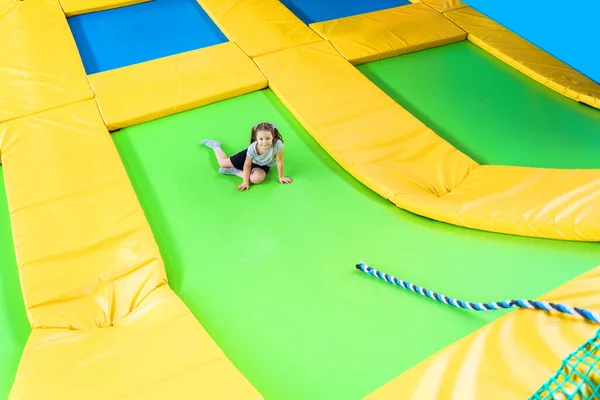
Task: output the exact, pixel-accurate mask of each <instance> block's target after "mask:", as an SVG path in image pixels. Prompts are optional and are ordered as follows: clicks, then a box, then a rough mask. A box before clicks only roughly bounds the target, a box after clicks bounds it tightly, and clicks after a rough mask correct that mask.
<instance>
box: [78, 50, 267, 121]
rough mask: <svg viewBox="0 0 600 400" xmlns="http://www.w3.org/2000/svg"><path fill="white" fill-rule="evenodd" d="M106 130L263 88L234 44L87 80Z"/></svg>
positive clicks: (261, 77) (263, 83)
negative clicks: (94, 94)
mask: <svg viewBox="0 0 600 400" xmlns="http://www.w3.org/2000/svg"><path fill="white" fill-rule="evenodd" d="M89 81H90V83H91V85H92V88H93V90H94V92H95V93H96V101H97V102H98V107H99V108H100V111H101V113H102V117H103V118H104V122H105V124H106V126H107V127H108V129H109V130H115V129H119V128H124V127H127V126H132V125H136V124H140V123H142V122H146V121H150V120H154V119H157V118H160V117H164V116H167V115H171V114H174V113H177V112H181V111H186V110H189V109H192V108H196V107H200V106H203V105H206V104H209V103H214V102H217V101H220V100H224V99H228V98H231V97H234V96H238V95H241V94H244V93H248V92H252V91H255V90H259V89H262V88H265V87H266V86H267V80H266V78H265V77H264V75H263V74H262V73H261V72H260V70H259V69H258V67H257V66H256V64H254V62H253V61H252V60H251V59H250V58H249V57H248V56H247V55H245V54H244V53H243V52H242V51H241V50H240V48H239V47H238V46H237V45H236V44H235V43H233V42H227V43H222V44H218V45H214V46H210V47H206V48H202V49H198V50H193V51H189V52H185V53H180V54H175V55H173V56H169V57H164V58H159V59H156V60H151V61H147V62H144V63H140V64H134V65H130V66H126V67H123V68H118V69H113V70H109V71H104V72H99V73H97V74H93V75H90V76H89Z"/></svg>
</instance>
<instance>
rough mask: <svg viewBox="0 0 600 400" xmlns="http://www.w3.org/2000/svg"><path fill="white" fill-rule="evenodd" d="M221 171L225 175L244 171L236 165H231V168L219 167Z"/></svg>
mask: <svg viewBox="0 0 600 400" xmlns="http://www.w3.org/2000/svg"><path fill="white" fill-rule="evenodd" d="M219 172H220V173H222V174H224V175H237V174H239V173H240V172H242V171H240V170H239V169H237V168H235V167H231V168H219Z"/></svg>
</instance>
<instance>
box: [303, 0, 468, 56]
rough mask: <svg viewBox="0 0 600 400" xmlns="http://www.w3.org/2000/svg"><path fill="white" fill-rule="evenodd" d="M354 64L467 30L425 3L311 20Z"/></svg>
mask: <svg viewBox="0 0 600 400" xmlns="http://www.w3.org/2000/svg"><path fill="white" fill-rule="evenodd" d="M310 27H311V28H312V29H313V30H315V31H316V32H317V33H318V34H319V35H321V36H322V37H323V38H324V39H326V40H329V41H330V42H331V43H332V44H333V46H334V47H335V48H336V49H337V50H338V51H339V52H340V53H341V54H342V55H343V56H344V57H345V58H346V59H347V60H348V61H350V62H351V63H353V64H354V65H357V64H362V63H366V62H370V61H375V60H380V59H384V58H388V57H393V56H397V55H401V54H406V53H411V52H415V51H419V50H425V49H429V48H432V47H436V46H442V45H445V44H450V43H454V42H458V41H461V40H464V39H466V37H467V34H466V32H465V31H463V30H462V29H460V28H459V27H458V26H456V25H455V24H454V23H452V22H450V21H449V20H448V19H447V18H445V17H444V16H443V15H442V14H440V13H439V12H437V11H435V10H433V9H431V7H428V6H426V5H424V4H422V3H416V4H410V5H407V6H400V7H395V8H391V9H386V10H381V11H375V12H370V13H366V14H360V15H355V16H351V17H346V18H340V19H335V20H331V21H325V22H319V23H314V24H311V25H310Z"/></svg>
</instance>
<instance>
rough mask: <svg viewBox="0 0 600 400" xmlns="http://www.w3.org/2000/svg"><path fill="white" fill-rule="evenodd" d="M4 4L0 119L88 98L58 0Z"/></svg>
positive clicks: (90, 95)
mask: <svg viewBox="0 0 600 400" xmlns="http://www.w3.org/2000/svg"><path fill="white" fill-rule="evenodd" d="M0 1H2V0H0ZM4 4H5V6H3V7H2V8H1V11H0V38H2V39H1V44H0V60H2V61H1V64H2V68H0V122H3V121H7V120H10V119H14V118H18V117H21V116H25V115H29V114H33V113H36V112H39V111H43V110H48V109H51V108H54V107H60V106H63V105H66V104H70V103H74V102H77V101H82V100H87V99H91V98H93V97H94V94H93V92H92V89H91V88H90V85H89V83H88V81H87V79H86V74H85V69H84V68H83V63H82V62H81V59H80V58H79V51H78V50H77V46H76V44H75V40H74V39H73V36H72V35H71V31H70V29H69V25H68V24H67V20H66V18H65V15H64V14H63V11H62V9H61V8H60V4H58V1H57V0H36V1H18V2H10V4H8V3H4ZM49 41H51V45H49V43H50V42H49Z"/></svg>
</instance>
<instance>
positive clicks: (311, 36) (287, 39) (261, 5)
mask: <svg viewBox="0 0 600 400" xmlns="http://www.w3.org/2000/svg"><path fill="white" fill-rule="evenodd" d="M197 1H198V3H199V4H200V5H201V6H202V8H203V9H204V11H205V12H206V13H207V14H208V15H209V16H210V18H211V19H212V20H213V21H214V23H215V24H216V25H217V26H218V27H219V29H221V32H223V34H224V35H225V36H227V38H228V39H229V40H231V41H233V42H236V43H237V44H238V45H239V46H240V48H241V49H242V50H243V51H244V52H245V53H246V54H248V55H249V56H250V57H256V56H259V55H262V54H267V53H271V52H273V51H277V50H281V49H285V48H288V47H293V46H298V45H301V44H304V43H310V42H315V41H319V40H322V39H321V37H319V35H317V34H316V33H315V32H314V31H313V30H312V29H310V28H309V27H308V26H306V25H305V24H304V23H303V22H302V21H301V20H300V19H298V17H296V16H295V15H294V13H292V12H291V11H290V10H288V9H287V8H286V7H285V6H284V5H283V4H281V2H280V1H279V0H230V1H223V0H197Z"/></svg>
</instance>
